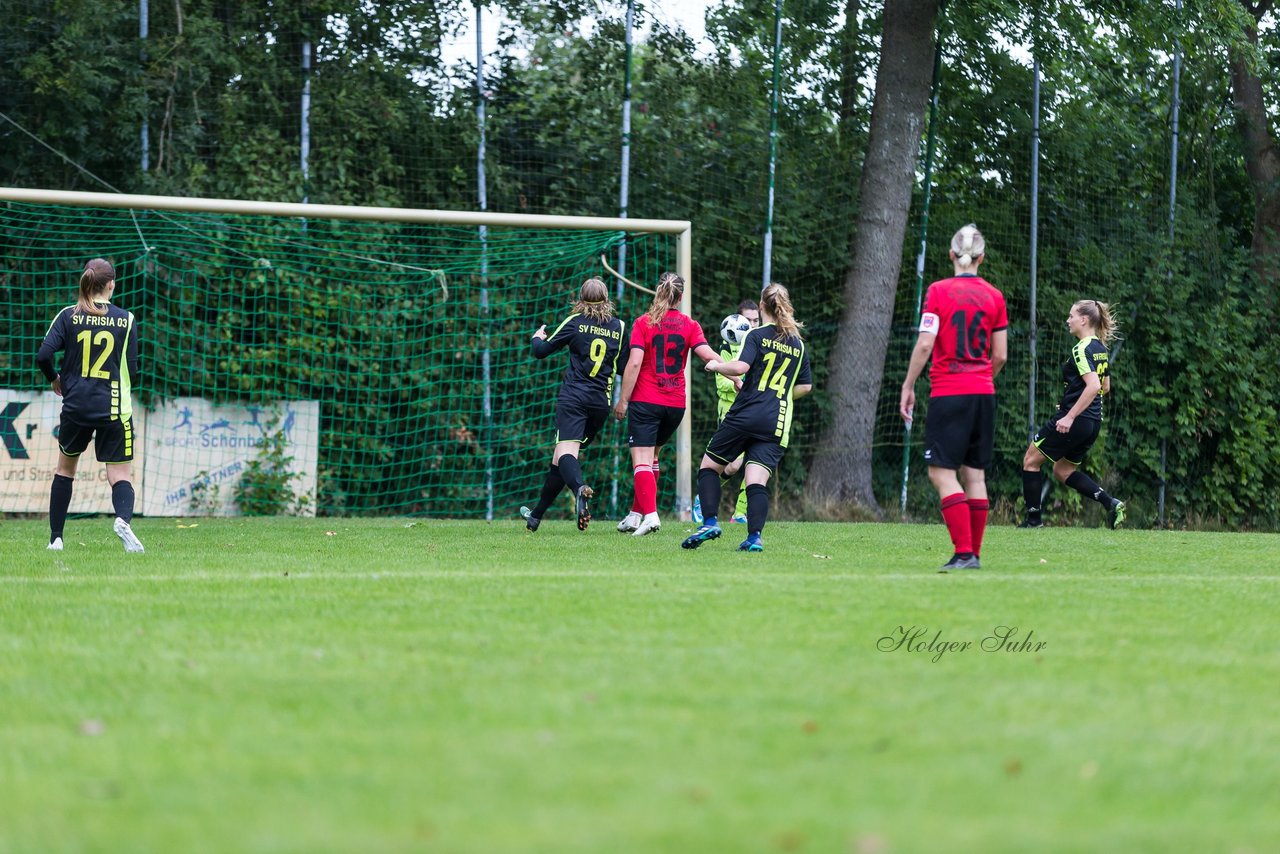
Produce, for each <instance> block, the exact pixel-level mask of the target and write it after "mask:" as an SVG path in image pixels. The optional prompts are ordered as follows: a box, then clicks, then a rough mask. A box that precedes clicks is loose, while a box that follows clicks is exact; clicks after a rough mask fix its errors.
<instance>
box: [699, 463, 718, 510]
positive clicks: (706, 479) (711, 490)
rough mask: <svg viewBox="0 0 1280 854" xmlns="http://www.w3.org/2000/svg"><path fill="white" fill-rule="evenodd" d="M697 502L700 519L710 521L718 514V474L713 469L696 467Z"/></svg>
mask: <svg viewBox="0 0 1280 854" xmlns="http://www.w3.org/2000/svg"><path fill="white" fill-rule="evenodd" d="M698 502H699V503H700V504H701V505H702V519H703V521H704V522H708V523H710V521H711V520H712V519H717V521H718V517H719V516H720V474H719V473H718V472H717V471H716V470H715V469H710V468H708V469H698Z"/></svg>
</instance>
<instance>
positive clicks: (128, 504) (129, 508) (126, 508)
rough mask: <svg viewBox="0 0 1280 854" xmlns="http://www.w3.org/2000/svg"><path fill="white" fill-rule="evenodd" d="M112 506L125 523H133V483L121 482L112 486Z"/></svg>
mask: <svg viewBox="0 0 1280 854" xmlns="http://www.w3.org/2000/svg"><path fill="white" fill-rule="evenodd" d="M111 506H112V507H114V508H115V509H116V515H117V516H119V517H120V518H121V519H123V520H125V522H132V521H133V484H132V483H130V482H129V481H127V480H121V481H117V482H116V483H113V484H112V485H111Z"/></svg>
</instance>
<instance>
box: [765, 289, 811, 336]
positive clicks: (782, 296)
mask: <svg viewBox="0 0 1280 854" xmlns="http://www.w3.org/2000/svg"><path fill="white" fill-rule="evenodd" d="M760 308H761V309H763V310H764V312H765V313H766V314H768V315H769V318H770V319H771V320H772V322H773V325H774V328H775V329H776V330H777V331H776V332H774V334H773V337H774V340H776V341H785V340H787V339H788V338H799V337H800V330H801V329H804V324H803V323H801V322H799V321H798V320H796V311H795V309H794V308H792V307H791V294H789V293H787V289H786V288H784V287H783V286H782V285H780V284H778V283H777V282H772V283H770V284H769V286H768V287H767V288H765V289H764V293H762V294H760Z"/></svg>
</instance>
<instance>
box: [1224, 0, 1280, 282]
mask: <svg viewBox="0 0 1280 854" xmlns="http://www.w3.org/2000/svg"><path fill="white" fill-rule="evenodd" d="M1241 2H1242V3H1243V5H1244V7H1245V8H1246V9H1248V10H1249V13H1250V14H1251V15H1253V17H1254V20H1261V18H1262V16H1263V15H1264V14H1266V12H1267V10H1269V9H1270V8H1271V5H1272V4H1271V2H1270V0H1267V2H1261V3H1248V2H1244V0H1241ZM1245 36H1246V37H1247V38H1248V40H1249V43H1250V44H1251V45H1252V46H1253V47H1254V48H1256V47H1257V45H1258V29H1257V27H1256V26H1252V27H1249V28H1248V29H1247V30H1246V31H1245ZM1231 100H1232V102H1233V106H1234V107H1235V111H1236V121H1237V123H1238V125H1239V128H1240V136H1241V140H1242V142H1243V143H1244V164H1245V172H1246V173H1247V174H1248V176H1249V185H1250V186H1251V187H1252V188H1253V204H1254V210H1253V244H1252V246H1251V257H1252V266H1253V270H1254V272H1255V273H1256V274H1257V275H1258V277H1259V281H1261V282H1267V281H1271V280H1272V279H1274V277H1275V275H1276V274H1277V273H1280V152H1277V150H1276V141H1275V138H1274V137H1273V136H1272V135H1271V123H1270V118H1269V116H1268V114H1267V104H1266V101H1265V100H1264V97H1263V92H1262V81H1261V80H1260V79H1259V78H1258V75H1257V74H1255V73H1254V72H1253V71H1252V70H1250V68H1249V63H1248V60H1247V57H1246V56H1245V55H1244V53H1243V52H1242V51H1241V50H1238V49H1237V50H1232V51H1231Z"/></svg>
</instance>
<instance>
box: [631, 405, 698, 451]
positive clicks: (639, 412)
mask: <svg viewBox="0 0 1280 854" xmlns="http://www.w3.org/2000/svg"><path fill="white" fill-rule="evenodd" d="M683 420H684V407H683V406H663V405H662V404H660V403H633V404H631V406H630V407H629V408H628V410H627V444H628V445H630V446H631V447H633V448H661V447H662V446H663V445H665V444H667V440H668V439H670V438H671V437H672V436H673V435H674V434H675V432H676V428H678V427H679V426H680V422H681V421H683Z"/></svg>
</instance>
